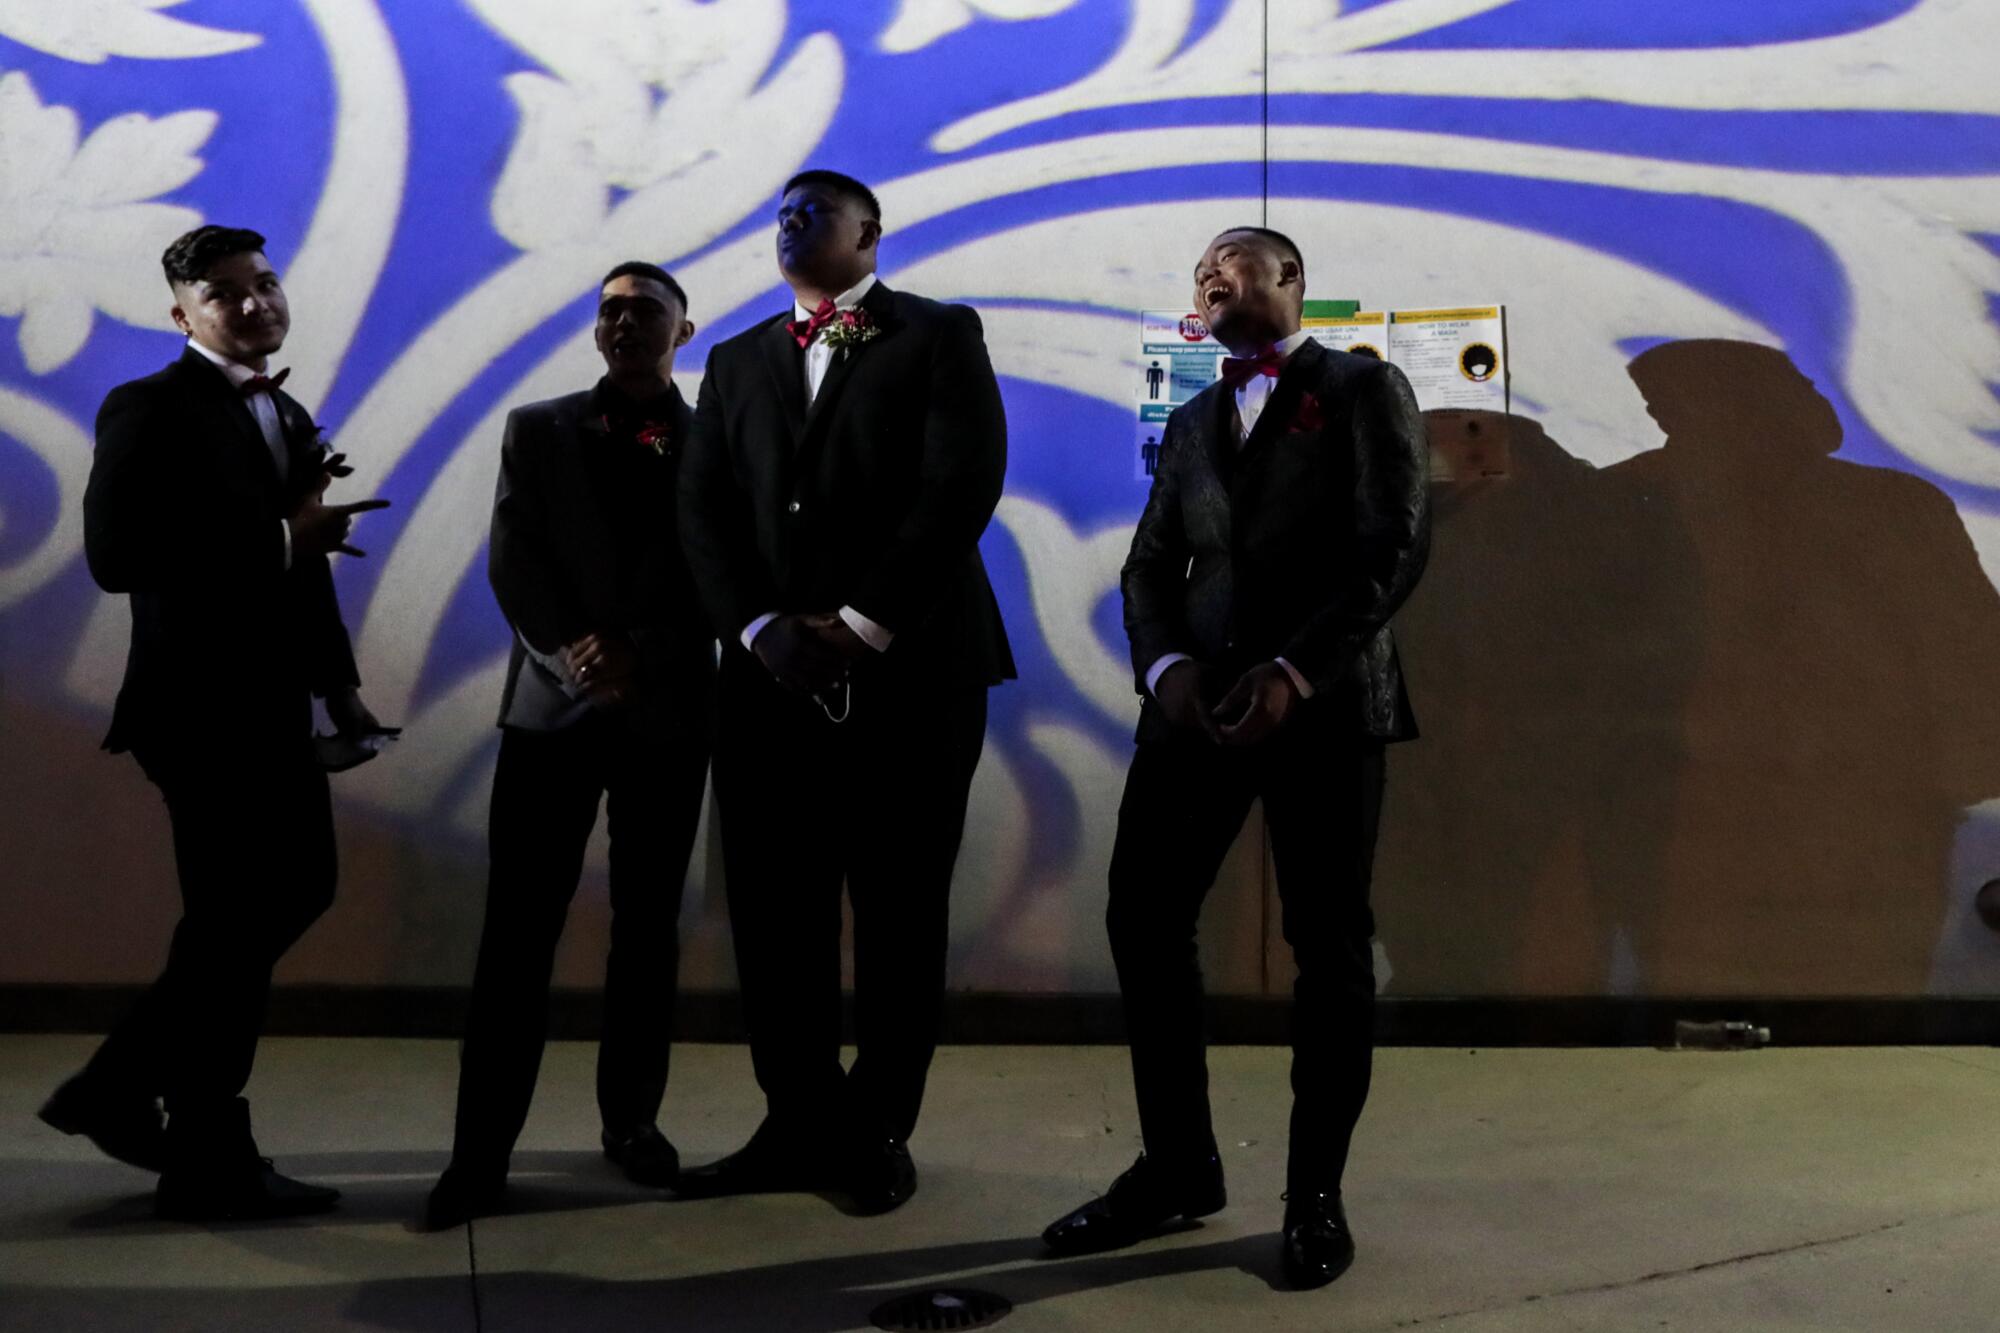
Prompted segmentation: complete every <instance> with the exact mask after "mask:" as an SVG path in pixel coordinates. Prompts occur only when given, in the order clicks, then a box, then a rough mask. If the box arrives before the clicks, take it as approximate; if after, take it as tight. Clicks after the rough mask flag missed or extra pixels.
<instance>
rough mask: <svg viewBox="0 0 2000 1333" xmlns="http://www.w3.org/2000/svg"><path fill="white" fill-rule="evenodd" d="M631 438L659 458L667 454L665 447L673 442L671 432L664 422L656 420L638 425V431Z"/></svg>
mask: <svg viewBox="0 0 2000 1333" xmlns="http://www.w3.org/2000/svg"><path fill="white" fill-rule="evenodd" d="M633 438H634V439H636V440H638V441H639V443H641V444H643V445H645V446H646V447H647V448H648V449H651V450H652V451H653V453H654V454H656V455H657V456H659V457H661V458H665V457H666V456H667V449H668V447H669V446H670V445H672V444H673V442H674V437H673V432H672V431H670V430H668V429H667V427H666V425H665V423H663V422H658V421H648V422H647V423H646V424H645V425H643V426H641V427H639V433H638V434H637V435H635V436H634V437H633Z"/></svg>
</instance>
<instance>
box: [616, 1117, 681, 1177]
mask: <svg viewBox="0 0 2000 1333" xmlns="http://www.w3.org/2000/svg"><path fill="white" fill-rule="evenodd" d="M603 1143H604V1155H605V1156H606V1157H608V1158H610V1159H611V1160H612V1161H614V1162H616V1163H617V1164H618V1165H619V1166H620V1167H621V1168H622V1169H623V1170H624V1172H625V1178H626V1179H627V1180H629V1181H631V1182H632V1183H633V1184H635V1185H650V1186H652V1187H653V1188H654V1189H666V1188H667V1187H668V1186H670V1185H672V1184H673V1183H674V1178H675V1177H676V1176H678V1175H680V1173H681V1155H680V1154H679V1153H678V1152H676V1151H674V1145H673V1144H671V1143H669V1142H667V1136H666V1135H664V1134H662V1133H660V1131H659V1127H658V1126H656V1125H641V1126H640V1127H639V1128H637V1129H635V1130H630V1131H628V1132H626V1133H623V1134H614V1133H612V1132H611V1131H610V1130H608V1129H607V1130H605V1131H604V1138H603Z"/></svg>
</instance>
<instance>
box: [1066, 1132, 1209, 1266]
mask: <svg viewBox="0 0 2000 1333" xmlns="http://www.w3.org/2000/svg"><path fill="white" fill-rule="evenodd" d="M1228 1201H1229V1196H1228V1194H1227V1192H1226V1191H1225V1190H1224V1189H1223V1187H1222V1159H1221V1158H1220V1157H1218V1156H1216V1155H1215V1154H1214V1153H1210V1154H1209V1155H1208V1156H1207V1157H1205V1158H1199V1159H1197V1160H1196V1161H1195V1162H1194V1163H1192V1164H1191V1165H1189V1166H1187V1167H1185V1168H1178V1169H1170V1168H1168V1167H1165V1166H1162V1165H1160V1164H1158V1163H1156V1162H1154V1161H1153V1160H1152V1159H1151V1158H1149V1157H1147V1156H1146V1155H1145V1154H1144V1153H1140V1154H1139V1160H1138V1161H1136V1162H1134V1163H1133V1164H1132V1167H1131V1169H1130V1170H1128V1171H1127V1172H1125V1174H1124V1175H1122V1176H1120V1177H1118V1179H1116V1180H1114V1181H1112V1182H1111V1190H1110V1192H1109V1193H1108V1194H1106V1195H1104V1197H1103V1198H1100V1199H1092V1200H1091V1201H1090V1202H1089V1203H1087V1204H1085V1205H1083V1207H1081V1208H1079V1209H1077V1210H1076V1211H1075V1212H1072V1213H1068V1214H1065V1215H1064V1216H1062V1217H1059V1218H1057V1219H1056V1220H1055V1221H1054V1222H1051V1223H1050V1224H1049V1228H1048V1230H1046V1231H1044V1232H1043V1233H1042V1243H1043V1244H1045V1245H1047V1246H1048V1247H1049V1249H1051V1250H1053V1251H1054V1252H1055V1253H1057V1254H1095V1253H1097V1252H1098V1251H1100V1250H1116V1249H1119V1248H1122V1247H1123V1246H1126V1245H1130V1244H1131V1243H1132V1242H1133V1241H1135V1240H1143V1239H1145V1238H1146V1237H1147V1236H1150V1235H1153V1234H1154V1233H1155V1232H1157V1231H1159V1230H1160V1229H1161V1228H1162V1227H1164V1226H1165V1225H1166V1224H1167V1223H1169V1222H1171V1221H1173V1220H1174V1219H1175V1218H1188V1219H1193V1218H1197V1217H1207V1216H1208V1215H1209V1214H1210V1213H1213V1212H1217V1211H1219V1210H1220V1209H1221V1208H1222V1206H1223V1204H1225V1203H1227V1202H1228Z"/></svg>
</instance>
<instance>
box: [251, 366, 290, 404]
mask: <svg viewBox="0 0 2000 1333" xmlns="http://www.w3.org/2000/svg"><path fill="white" fill-rule="evenodd" d="M291 373H292V368H291V367H290V366H286V367H285V368H284V369H283V370H281V371H279V372H278V373H277V374H275V375H252V376H251V377H250V378H249V379H247V380H244V381H243V396H244V397H245V398H248V397H250V395H252V394H257V393H269V392H271V390H273V389H275V388H277V387H278V386H279V385H280V384H283V383H284V382H285V377H286V376H287V375H289V374H291Z"/></svg>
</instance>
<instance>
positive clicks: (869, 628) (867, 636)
mask: <svg viewBox="0 0 2000 1333" xmlns="http://www.w3.org/2000/svg"><path fill="white" fill-rule="evenodd" d="M840 618H841V619H842V620H844V621H846V622H847V628H849V629H851V630H853V631H854V632H855V633H856V634H859V635H860V636H861V641H862V642H863V643H865V644H867V645H868V646H869V647H870V648H873V649H874V650H875V651H876V652H878V653H886V652H888V651H889V644H890V641H891V640H893V639H894V638H895V637H896V633H895V631H894V630H889V629H884V628H883V627H882V626H880V625H878V624H876V623H875V622H874V621H872V620H870V619H869V618H868V617H867V616H864V615H862V614H861V613H860V612H859V611H856V610H855V609H854V608H853V607H851V606H843V607H841V608H840Z"/></svg>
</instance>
